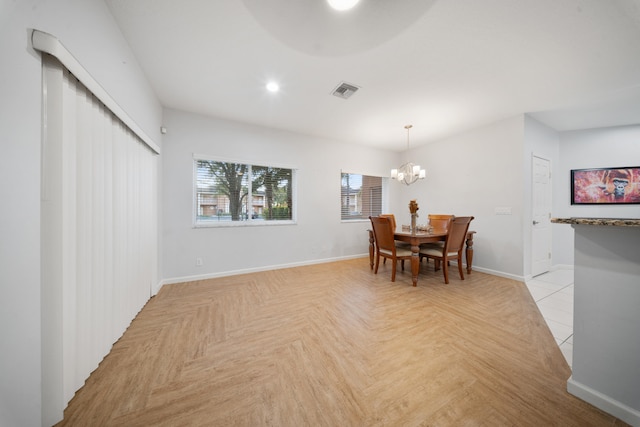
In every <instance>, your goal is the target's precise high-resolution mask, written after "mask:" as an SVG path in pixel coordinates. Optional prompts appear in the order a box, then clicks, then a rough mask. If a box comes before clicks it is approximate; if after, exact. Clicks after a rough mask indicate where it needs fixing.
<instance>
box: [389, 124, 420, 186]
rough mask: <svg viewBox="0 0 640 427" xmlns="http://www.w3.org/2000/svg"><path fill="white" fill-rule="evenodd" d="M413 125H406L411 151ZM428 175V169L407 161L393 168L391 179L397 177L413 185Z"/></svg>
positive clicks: (399, 180)
mask: <svg viewBox="0 0 640 427" xmlns="http://www.w3.org/2000/svg"><path fill="white" fill-rule="evenodd" d="M412 127H413V125H406V126H405V127H404V128H405V129H406V130H407V151H409V129H411V128H412ZM426 176H427V171H426V170H424V169H420V165H414V164H413V163H411V162H407V163H405V164H404V165H402V166H400V167H399V168H398V169H391V179H397V180H398V182H404V183H405V184H407V185H411V184H413V183H414V182H416V181H417V180H419V179H424V178H425V177H426Z"/></svg>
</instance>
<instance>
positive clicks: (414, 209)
mask: <svg viewBox="0 0 640 427" xmlns="http://www.w3.org/2000/svg"><path fill="white" fill-rule="evenodd" d="M418 209H420V208H419V207H418V202H416V200H415V199H414V200H411V201H410V202H409V212H411V232H412V233H415V232H416V231H417V228H416V218H418Z"/></svg>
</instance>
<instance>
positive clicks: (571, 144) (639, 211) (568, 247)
mask: <svg viewBox="0 0 640 427" xmlns="http://www.w3.org/2000/svg"><path fill="white" fill-rule="evenodd" d="M617 166H620V167H623V166H640V125H637V126H621V127H611V128H599V129H590V130H582V131H573V132H562V133H560V164H559V167H557V168H556V174H555V180H554V187H555V189H556V191H554V202H553V214H554V216H556V217H559V218H569V217H602V218H640V205H573V206H572V205H571V200H570V199H571V187H570V179H571V170H572V169H587V168H599V167H617ZM553 233H554V241H553V244H554V246H553V253H554V258H553V259H554V264H567V265H573V261H574V257H573V255H574V252H573V251H574V248H573V228H572V227H569V226H568V225H563V224H554V225H553Z"/></svg>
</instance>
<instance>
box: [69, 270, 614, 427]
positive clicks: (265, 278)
mask: <svg viewBox="0 0 640 427" xmlns="http://www.w3.org/2000/svg"><path fill="white" fill-rule="evenodd" d="M421 268H422V271H421V276H420V279H419V282H418V286H417V287H416V288H414V287H413V286H411V274H410V272H409V271H405V272H402V271H401V269H400V268H398V274H397V278H396V282H395V283H391V281H390V277H391V273H390V271H391V267H390V264H389V263H387V264H386V265H381V266H380V270H379V272H378V274H377V275H374V274H373V272H372V271H371V270H370V269H369V262H368V258H361V259H354V260H348V261H340V262H333V263H328V264H318V265H312V266H305V267H298V268H290V269H281V270H273V271H267V272H260V273H254V274H246V275H238V276H231V277H224V278H218V279H211V280H203V281H196V282H190V283H181V284H173V285H166V286H164V287H163V288H162V289H161V290H160V292H159V293H158V295H156V296H155V297H153V298H152V299H151V300H150V301H149V302H148V303H147V305H146V306H145V307H144V309H143V310H142V311H141V312H140V313H139V314H138V316H137V317H136V319H135V320H134V321H133V322H132V324H131V325H130V327H129V328H128V330H127V331H126V333H125V334H124V335H123V337H122V338H121V339H120V340H119V341H118V342H117V343H116V344H114V346H113V348H112V351H111V352H110V353H109V355H108V356H107V357H106V358H105V359H104V360H103V361H102V363H101V364H100V366H99V367H98V369H96V370H95V371H94V372H93V373H92V374H91V376H90V377H89V378H88V380H87V381H86V384H85V386H84V387H83V388H82V389H80V390H79V391H78V392H77V393H76V396H75V397H74V398H73V399H72V401H71V402H70V404H69V406H68V407H67V409H66V411H65V414H64V420H63V421H62V422H60V423H59V424H58V425H59V426H171V427H173V426H536V427H537V426H580V427H584V426H613V425H617V426H621V425H625V424H624V423H623V422H621V421H620V420H617V419H615V418H614V417H612V416H610V415H608V414H606V413H604V412H602V411H600V410H598V409H597V408H595V407H593V406H591V405H589V404H587V403H585V402H583V401H581V400H579V399H577V398H576V397H574V396H572V395H570V394H569V393H567V391H566V381H567V379H568V378H569V376H570V375H571V371H570V368H569V366H568V365H567V363H566V362H565V360H564V358H563V356H562V354H561V352H560V350H559V349H558V347H557V345H556V343H555V341H554V339H553V337H552V335H551V333H550V331H549V330H548V328H547V326H546V324H545V322H544V319H543V318H542V316H541V315H540V313H539V311H538V309H537V306H536V304H535V302H534V300H533V299H532V297H531V296H530V294H529V292H528V291H527V288H526V286H525V285H524V284H523V283H520V282H517V281H514V280H509V279H505V278H501V277H496V276H491V275H487V274H483V273H480V272H473V273H472V274H471V275H466V280H464V281H461V280H460V279H459V277H458V275H457V271H456V270H455V267H453V269H452V271H451V279H450V284H449V285H445V284H444V281H443V277H442V272H440V271H438V272H435V271H433V263H430V264H429V265H428V266H427V265H426V264H425V263H424V262H423V265H422V267H421Z"/></svg>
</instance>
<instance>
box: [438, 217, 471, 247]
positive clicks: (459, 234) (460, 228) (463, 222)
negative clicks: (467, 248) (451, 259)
mask: <svg viewBox="0 0 640 427" xmlns="http://www.w3.org/2000/svg"><path fill="white" fill-rule="evenodd" d="M472 220H473V217H472V216H457V217H455V218H453V220H452V221H451V226H450V229H449V234H447V240H446V241H445V244H444V252H445V253H451V252H459V251H461V250H462V248H463V246H464V242H465V240H466V238H467V231H469V224H470V223H471V221H472Z"/></svg>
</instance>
